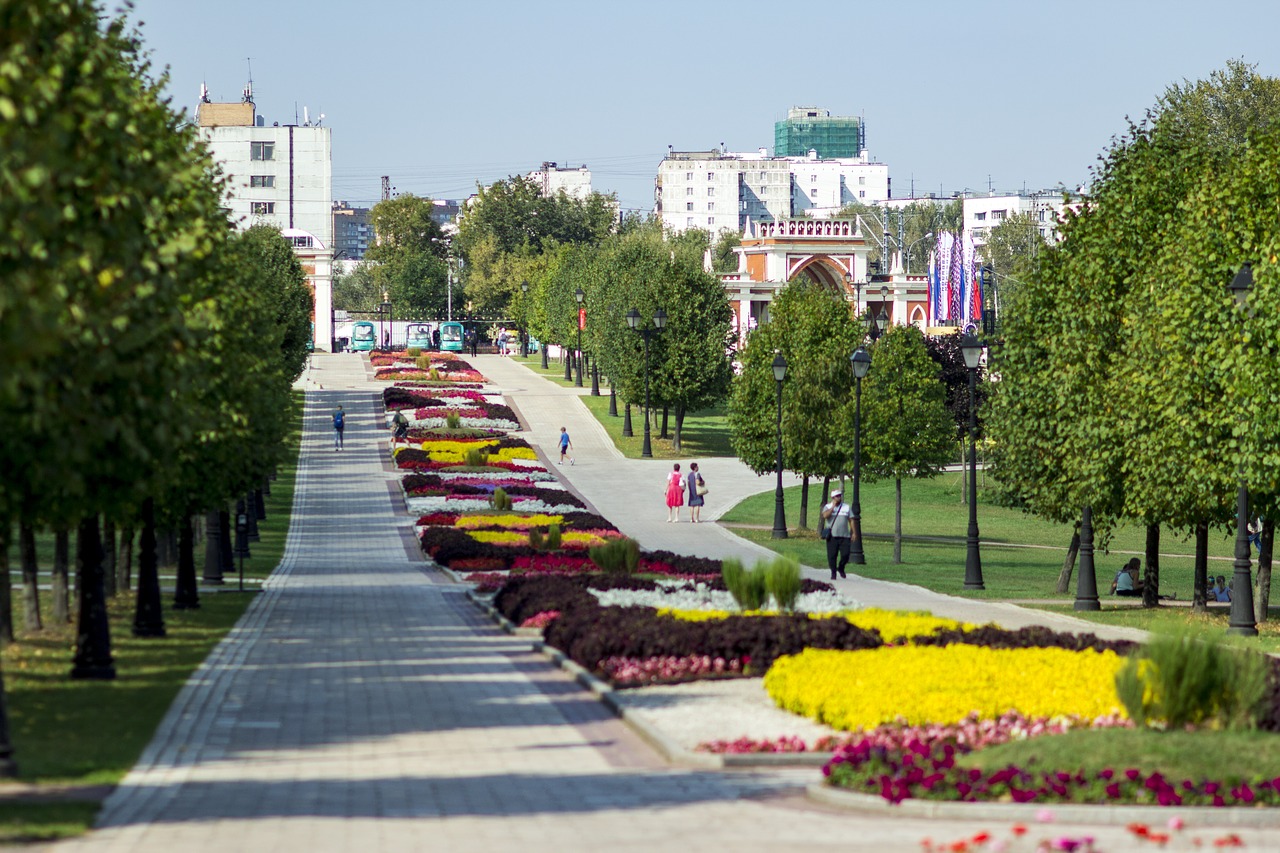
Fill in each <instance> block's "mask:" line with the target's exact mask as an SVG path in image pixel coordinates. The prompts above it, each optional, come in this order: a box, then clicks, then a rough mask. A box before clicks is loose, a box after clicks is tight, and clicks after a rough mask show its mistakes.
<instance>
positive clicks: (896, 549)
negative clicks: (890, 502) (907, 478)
mask: <svg viewBox="0 0 1280 853" xmlns="http://www.w3.org/2000/svg"><path fill="white" fill-rule="evenodd" d="M893 484H894V509H893V563H894V565H895V566H896V565H897V564H899V563H901V562H902V478H901V477H895V478H894V481H893Z"/></svg>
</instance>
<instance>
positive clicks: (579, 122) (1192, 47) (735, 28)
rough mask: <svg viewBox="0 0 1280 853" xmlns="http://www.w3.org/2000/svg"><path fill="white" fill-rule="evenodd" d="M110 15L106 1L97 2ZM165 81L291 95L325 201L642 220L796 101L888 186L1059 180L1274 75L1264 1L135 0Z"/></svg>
mask: <svg viewBox="0 0 1280 853" xmlns="http://www.w3.org/2000/svg"><path fill="white" fill-rule="evenodd" d="M108 2H109V3H110V5H109V6H108V8H114V0H108ZM134 17H135V19H138V20H141V21H142V22H144V27H143V38H144V42H145V44H146V46H147V48H148V49H149V50H150V51H151V52H152V55H153V60H154V61H155V63H156V64H157V65H159V66H166V65H167V66H169V68H170V72H171V74H172V81H171V84H170V92H171V94H172V95H173V98H174V103H175V105H177V106H180V107H182V108H183V109H184V110H190V109H191V108H193V107H194V105H195V103H196V100H197V98H198V95H199V91H200V83H201V82H202V81H203V82H206V83H207V84H208V86H209V90H210V93H211V95H212V97H213V99H214V100H231V101H235V100H239V97H240V91H241V89H242V88H243V86H244V85H245V82H246V80H247V78H248V67H249V66H248V63H247V61H246V60H247V59H249V58H251V59H252V66H253V82H254V92H255V95H256V98H255V100H256V102H257V105H258V112H259V113H260V114H262V115H264V116H265V117H266V120H267V121H268V122H272V121H279V122H280V123H281V124H284V123H285V122H287V121H292V120H293V118H294V114H295V108H296V111H297V115H298V116H299V117H300V116H301V115H302V108H303V107H304V106H306V107H309V108H310V111H311V116H312V118H313V119H314V118H315V117H316V116H317V115H318V114H319V113H320V112H323V113H324V114H325V116H326V118H325V120H324V121H325V124H326V125H328V126H329V127H331V128H333V191H334V197H335V198H339V199H346V200H349V201H352V202H357V203H368V202H373V201H376V200H377V198H378V194H379V190H380V183H379V176H381V175H390V176H391V182H392V184H393V185H394V186H395V187H396V188H397V189H398V190H399V191H401V192H413V193H416V194H418V195H427V196H432V197H435V198H463V197H466V196H467V195H469V194H470V193H472V192H473V191H474V189H475V184H476V182H477V181H482V182H486V183H487V182H489V181H492V180H494V179H497V178H501V177H505V176H507V175H510V174H518V173H524V172H527V171H529V170H531V169H534V168H536V167H537V166H538V165H539V164H541V163H542V161H544V160H554V161H558V162H560V163H561V164H566V163H567V164H570V165H580V164H583V163H585V164H586V165H587V166H588V167H589V168H590V169H591V171H592V173H593V175H594V186H595V188H596V189H599V190H604V191H616V192H617V193H618V196H619V199H620V200H621V202H622V204H623V206H624V207H629V208H642V209H646V210H647V209H650V208H651V207H652V205H653V178H654V175H655V173H656V171H657V166H658V163H659V161H660V160H661V159H662V156H663V155H664V154H665V152H666V150H667V146H668V145H672V146H674V147H675V148H676V150H694V149H708V148H711V147H713V146H718V145H720V143H722V142H723V143H726V144H727V145H728V147H729V148H730V150H736V151H743V150H753V149H756V148H759V147H761V146H770V147H771V146H772V145H773V122H774V121H776V120H777V119H779V118H782V117H784V116H785V114H786V110H787V108H788V107H790V106H792V105H799V104H804V105H813V106H821V107H825V108H827V109H830V110H831V111H832V112H833V113H835V114H839V115H849V114H854V115H864V116H865V117H866V127H867V143H868V148H869V150H870V152H871V155H872V157H873V158H874V159H876V160H878V161H880V162H883V163H887V164H888V165H889V174H890V175H891V177H892V179H893V191H894V195H895V196H897V195H906V194H908V193H909V192H910V189H911V186H912V181H913V179H914V183H915V188H916V192H917V194H924V193H926V192H942V193H944V194H948V195H949V194H950V193H952V192H955V191H958V190H963V189H966V188H968V189H972V190H986V189H987V186H988V181H990V182H991V184H992V185H993V186H994V187H995V188H996V189H997V190H1017V189H1021V188H1022V187H1023V186H1024V185H1025V186H1026V187H1027V188H1028V189H1041V188H1048V187H1053V186H1056V185H1058V184H1059V183H1062V184H1066V185H1068V186H1074V185H1076V184H1079V183H1082V182H1084V181H1085V180H1087V178H1088V174H1089V169H1090V167H1091V165H1092V164H1093V163H1094V162H1095V161H1096V159H1097V157H1098V155H1099V154H1100V153H1101V152H1102V151H1103V150H1105V148H1106V147H1107V145H1108V142H1109V140H1110V139H1111V138H1112V137H1113V136H1114V135H1116V134H1118V133H1121V132H1123V130H1124V129H1125V126H1126V125H1125V116H1126V115H1128V116H1133V117H1139V116H1141V115H1142V114H1143V112H1144V111H1145V110H1146V109H1147V108H1148V107H1150V106H1151V105H1152V104H1153V103H1154V102H1155V99H1156V98H1157V96H1158V95H1159V94H1160V93H1161V92H1163V91H1164V89H1165V88H1166V87H1167V86H1168V85H1169V84H1170V83H1174V82H1180V81H1182V80H1184V79H1191V80H1195V79H1200V78H1203V77H1205V76H1207V75H1208V74H1209V73H1210V72H1211V71H1213V70H1215V69H1218V68H1221V67H1222V66H1223V65H1224V63H1225V62H1226V61H1227V60H1228V59H1231V58H1242V59H1244V60H1246V61H1248V62H1251V63H1257V64H1258V69H1259V71H1261V72H1262V73H1263V74H1266V75H1269V76H1280V55H1278V51H1277V46H1276V38H1277V33H1280V2H1275V0H1218V2H1213V3H1204V2H1186V0H1106V2H1099V0H1064V1H1063V2H1058V3H1049V2H1041V0H1018V2H998V0H968V2H954V0H951V2H937V1H936V0H917V2H913V3H895V2H878V3H876V2H861V3H853V2H846V0H817V2H809V3H796V2H792V3H783V2H777V0H773V2H756V0H737V2H715V3H712V2H699V0H685V2H671V1H670V0H637V2H630V3H620V2H615V0H596V2H571V1H570V0H561V2H508V0H490V2H484V0H470V2H463V0H453V2H436V0H422V2H416V1H415V0H364V2H354V1H353V0H341V2H338V0H310V2H299V0H253V2H249V0H212V1H211V0H200V2H197V0H136V11H135V13H134Z"/></svg>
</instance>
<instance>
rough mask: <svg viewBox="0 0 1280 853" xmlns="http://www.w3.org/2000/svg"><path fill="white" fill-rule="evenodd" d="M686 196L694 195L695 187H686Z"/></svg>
mask: <svg viewBox="0 0 1280 853" xmlns="http://www.w3.org/2000/svg"><path fill="white" fill-rule="evenodd" d="M684 194H685V195H693V187H685V188H684Z"/></svg>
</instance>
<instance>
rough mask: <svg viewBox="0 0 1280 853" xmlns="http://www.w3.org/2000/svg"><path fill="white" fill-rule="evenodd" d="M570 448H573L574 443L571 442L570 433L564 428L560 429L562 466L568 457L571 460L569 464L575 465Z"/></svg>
mask: <svg viewBox="0 0 1280 853" xmlns="http://www.w3.org/2000/svg"><path fill="white" fill-rule="evenodd" d="M570 447H573V442H571V441H569V431H568V430H567V429H565V428H564V427H560V464H561V465H563V464H564V460H565V458H566V457H568V459H569V464H570V465H572V464H573V462H574V460H573V457H572V456H569V448H570Z"/></svg>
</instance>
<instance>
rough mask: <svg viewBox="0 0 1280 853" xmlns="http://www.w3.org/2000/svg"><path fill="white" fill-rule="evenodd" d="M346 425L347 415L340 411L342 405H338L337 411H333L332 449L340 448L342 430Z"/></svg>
mask: <svg viewBox="0 0 1280 853" xmlns="http://www.w3.org/2000/svg"><path fill="white" fill-rule="evenodd" d="M346 426H347V415H346V413H345V412H343V411H342V406H341V405H339V406H338V411H336V412H334V413H333V449H334V450H341V449H342V431H343V430H344V429H345V428H346Z"/></svg>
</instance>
